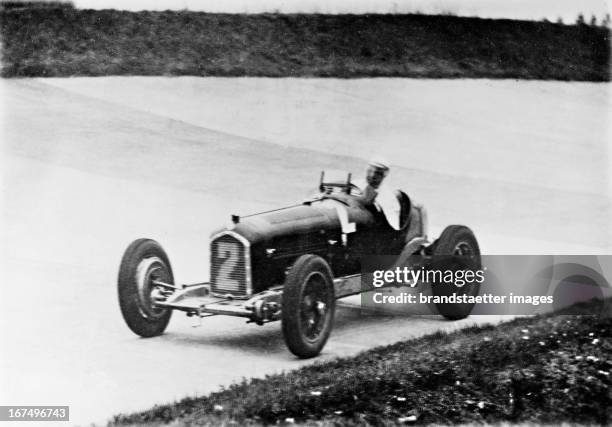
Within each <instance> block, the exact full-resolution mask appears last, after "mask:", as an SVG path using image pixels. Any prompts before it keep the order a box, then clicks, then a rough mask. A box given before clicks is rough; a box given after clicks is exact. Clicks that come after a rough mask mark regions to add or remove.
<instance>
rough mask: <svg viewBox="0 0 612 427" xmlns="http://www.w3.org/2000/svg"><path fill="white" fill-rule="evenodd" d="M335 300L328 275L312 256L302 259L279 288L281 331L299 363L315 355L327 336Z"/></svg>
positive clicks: (328, 271) (320, 263)
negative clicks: (281, 294) (280, 292)
mask: <svg viewBox="0 0 612 427" xmlns="http://www.w3.org/2000/svg"><path fill="white" fill-rule="evenodd" d="M335 308H336V298H335V295H334V282H333V275H332V271H331V269H330V268H329V265H328V264H327V262H325V260H324V259H323V258H321V257H319V256H316V255H302V256H301V257H299V258H298V259H297V261H296V262H295V263H294V264H293V266H292V267H291V269H290V270H289V273H288V274H287V278H286V279H285V285H284V287H283V297H282V329H283V337H284V339H285V343H286V344H287V347H288V348H289V350H290V351H291V352H292V353H293V354H295V355H296V356H297V357H300V358H302V359H306V358H310V357H314V356H316V355H318V354H319V353H320V352H321V350H322V349H323V346H325V343H326V342H327V339H328V338H329V334H330V333H331V330H332V327H333V323H334V311H335Z"/></svg>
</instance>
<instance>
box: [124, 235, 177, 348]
mask: <svg viewBox="0 0 612 427" xmlns="http://www.w3.org/2000/svg"><path fill="white" fill-rule="evenodd" d="M154 280H160V281H162V282H165V283H168V284H171V285H173V284H174V277H173V275H172V267H171V266H170V261H169V260H168V256H167V255H166V252H165V251H164V250H163V248H162V247H161V245H160V244H159V243H157V242H156V241H154V240H151V239H138V240H136V241H134V242H133V243H132V244H131V245H130V246H128V248H127V249H126V250H125V253H124V254H123V258H122V259H121V265H120V267H119V278H118V281H117V282H118V283H117V285H118V294H119V307H120V308H121V314H122V315H123V319H124V320H125V323H126V324H127V325H128V327H129V328H130V329H131V330H132V331H133V332H134V333H135V334H137V335H140V336H141V337H144V338H149V337H154V336H157V335H161V334H162V333H163V332H164V330H165V329H166V326H168V322H170V316H171V315H172V310H170V309H167V308H160V307H158V306H156V305H155V304H154V301H153V296H154V295H153V292H154V289H155V286H154V285H153V281H154Z"/></svg>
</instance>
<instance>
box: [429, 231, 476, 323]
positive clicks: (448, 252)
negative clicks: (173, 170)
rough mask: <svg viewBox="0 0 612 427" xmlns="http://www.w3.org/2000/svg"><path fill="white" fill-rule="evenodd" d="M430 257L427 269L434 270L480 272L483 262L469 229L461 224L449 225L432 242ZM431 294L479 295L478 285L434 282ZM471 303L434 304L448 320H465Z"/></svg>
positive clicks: (470, 308) (472, 305)
mask: <svg viewBox="0 0 612 427" xmlns="http://www.w3.org/2000/svg"><path fill="white" fill-rule="evenodd" d="M432 255H433V258H432V262H431V264H430V269H432V270H435V271H442V272H445V271H453V272H455V271H458V270H464V271H465V270H471V271H476V270H480V269H481V267H482V261H481V257H480V247H479V246H478V241H477V240H476V236H474V233H473V232H472V230H470V229H469V228H468V227H466V226H464V225H449V226H448V227H446V228H445V229H444V231H443V232H442V234H441V235H440V237H439V238H438V240H437V241H436V242H435V243H434V248H433V253H432ZM431 285H432V294H433V295H436V296H443V295H446V296H448V295H452V294H456V295H469V296H476V295H478V293H479V292H480V283H478V282H477V281H476V282H475V283H470V284H464V285H463V286H461V287H460V286H458V282H457V283H451V284H448V283H444V282H443V281H434V282H433V283H432V284H431ZM473 308H474V304H469V303H465V304H436V309H437V311H438V312H439V313H440V314H441V315H442V316H444V317H445V318H446V319H449V320H459V319H464V318H466V317H468V316H469V315H470V313H471V312H472V310H473Z"/></svg>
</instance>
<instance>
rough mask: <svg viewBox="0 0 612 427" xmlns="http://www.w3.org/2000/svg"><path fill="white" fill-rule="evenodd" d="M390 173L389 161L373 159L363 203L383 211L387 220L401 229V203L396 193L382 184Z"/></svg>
mask: <svg viewBox="0 0 612 427" xmlns="http://www.w3.org/2000/svg"><path fill="white" fill-rule="evenodd" d="M388 174H389V166H388V163H387V162H386V161H384V160H382V159H372V160H370V161H369V162H368V167H367V169H366V185H365V187H363V195H362V196H361V197H360V201H361V203H363V205H364V206H365V207H368V208H371V207H373V208H375V209H376V210H377V211H379V212H382V213H383V214H384V215H385V218H386V219H387V222H388V223H389V225H390V226H391V227H393V228H394V229H395V230H399V229H400V209H401V206H400V203H399V200H397V197H396V196H395V194H393V192H392V191H390V190H389V189H388V188H386V186H384V185H382V183H383V181H384V179H385V177H386V176H387V175H388Z"/></svg>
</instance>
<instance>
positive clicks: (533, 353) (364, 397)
mask: <svg viewBox="0 0 612 427" xmlns="http://www.w3.org/2000/svg"><path fill="white" fill-rule="evenodd" d="M600 304H601V301H599V304H598V305H594V304H593V303H587V304H584V303H583V304H582V305H579V306H577V307H581V308H582V309H583V310H584V312H585V313H593V312H598V310H596V309H595V308H594V307H596V306H597V307H598V306H599V305H600ZM610 304H612V301H611V300H608V301H607V306H608V307H609V306H610ZM573 312H574V313H575V312H576V310H573ZM356 333H357V332H356ZM611 372H612V317H610V313H609V312H608V316H607V317H606V316H593V315H571V316H569V315H559V314H552V315H545V316H538V317H532V318H520V319H516V320H514V321H512V322H509V323H505V324H501V325H498V326H483V327H473V328H468V329H464V330H460V331H457V332H453V333H450V334H446V333H437V334H434V335H429V336H426V337H423V338H419V339H416V340H411V341H406V342H401V343H397V344H394V345H391V346H387V347H381V348H376V349H373V350H370V351H366V352H364V353H361V354H360V355H358V356H356V357H351V358H344V359H339V360H336V361H332V362H326V363H321V364H316V365H313V366H308V367H304V368H301V369H299V370H297V371H293V372H289V373H285V374H281V375H272V376H268V377H266V378H265V379H252V380H248V381H247V380H245V381H244V382H243V383H242V384H235V385H232V386H230V387H229V388H227V389H225V390H222V391H220V392H217V393H212V394H210V395H208V396H206V397H199V398H189V399H185V400H182V401H180V402H178V403H174V404H170V405H165V406H159V407H155V408H153V409H151V410H148V411H145V412H142V413H138V414H132V415H120V416H117V417H115V419H114V424H117V425H123V424H132V423H135V424H138V423H147V424H149V423H167V422H175V423H176V424H175V425H184V424H186V425H219V424H225V425H228V424H232V423H235V424H237V425H243V424H256V425H259V424H275V423H278V422H280V423H288V422H296V423H301V422H304V423H307V424H310V423H315V422H319V423H323V424H324V425H346V424H349V425H363V424H373V425H396V424H397V425H401V424H405V423H410V424H430V423H434V424H460V423H469V424H471V423H481V422H485V423H499V422H531V423H548V424H552V425H555V424H558V423H561V422H567V423H574V422H576V423H581V424H609V423H610V422H611V421H612V374H611Z"/></svg>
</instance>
